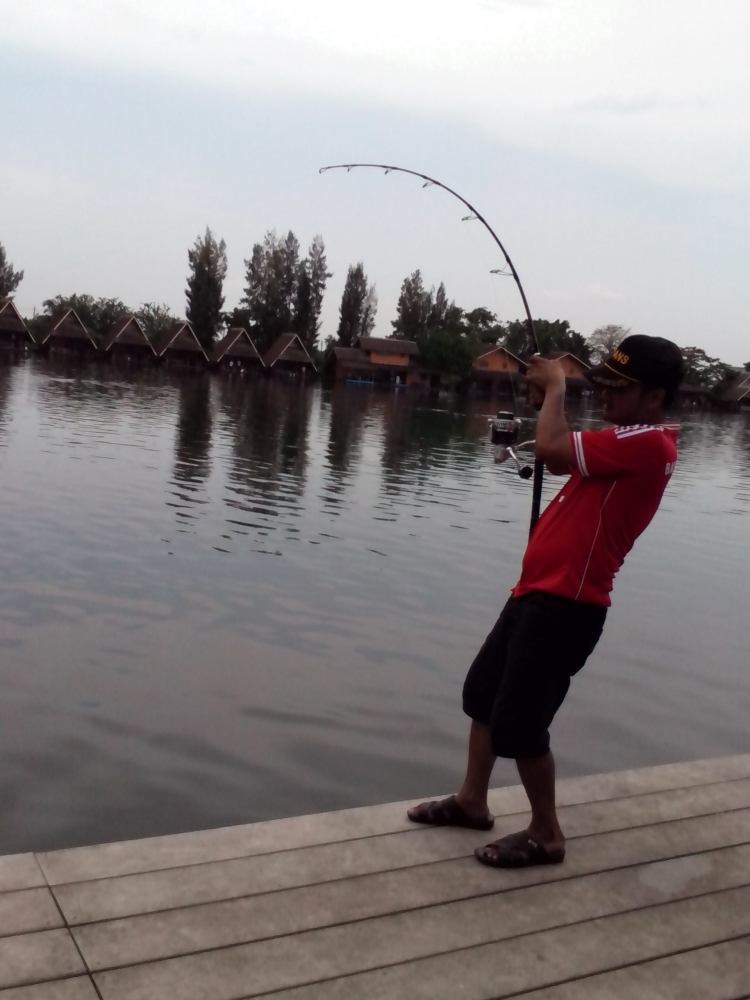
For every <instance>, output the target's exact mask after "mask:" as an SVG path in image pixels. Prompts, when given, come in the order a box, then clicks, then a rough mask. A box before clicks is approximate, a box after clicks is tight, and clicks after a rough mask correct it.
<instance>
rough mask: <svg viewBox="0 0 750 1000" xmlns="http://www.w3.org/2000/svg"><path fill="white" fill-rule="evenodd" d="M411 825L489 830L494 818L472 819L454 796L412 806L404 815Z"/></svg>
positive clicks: (493, 823)
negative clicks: (422, 824) (420, 824)
mask: <svg viewBox="0 0 750 1000" xmlns="http://www.w3.org/2000/svg"><path fill="white" fill-rule="evenodd" d="M406 815H407V816H408V817H409V819H410V820H411V821H412V823H425V824H427V825H428V826H460V827H464V828H465V829H467V830H491V829H492V827H493V826H494V825H495V820H494V817H492V816H486V817H485V818H484V819H474V817H473V816H469V815H468V813H465V812H464V810H463V809H462V808H461V806H460V805H459V804H458V802H457V801H456V796H455V795H449V796H448V798H447V799H435V800H434V801H432V802H422V803H421V804H420V805H418V806H413V807H412V808H411V809H409V810H408V811H407V813H406Z"/></svg>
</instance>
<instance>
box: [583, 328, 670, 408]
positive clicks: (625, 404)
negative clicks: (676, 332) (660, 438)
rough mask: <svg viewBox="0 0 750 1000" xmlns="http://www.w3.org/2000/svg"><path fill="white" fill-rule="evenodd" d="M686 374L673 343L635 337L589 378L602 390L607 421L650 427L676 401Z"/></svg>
mask: <svg viewBox="0 0 750 1000" xmlns="http://www.w3.org/2000/svg"><path fill="white" fill-rule="evenodd" d="M683 373H684V362H683V360H682V352H681V351H680V349H679V347H678V346H677V345H676V344H673V343H672V341H671V340H664V338H663V337H646V336H643V335H642V334H634V335H633V336H631V337H626V338H625V340H623V342H622V343H621V344H620V345H619V347H616V348H615V350H614V351H612V353H611V354H610V356H609V357H608V358H607V359H606V360H605V361H604V362H603V363H602V364H600V365H598V366H597V367H596V368H592V369H591V370H590V371H589V372H587V373H586V377H587V378H588V379H589V381H591V382H593V384H594V385H595V386H596V387H597V388H599V389H600V391H601V394H602V400H603V403H604V419H605V420H608V421H610V422H611V423H614V424H639V423H643V424H649V423H658V422H659V421H660V420H661V419H662V418H663V416H664V410H665V409H666V408H668V407H669V406H671V404H672V403H673V402H674V398H675V396H676V394H677V389H678V387H679V385H680V382H681V381H682V377H683Z"/></svg>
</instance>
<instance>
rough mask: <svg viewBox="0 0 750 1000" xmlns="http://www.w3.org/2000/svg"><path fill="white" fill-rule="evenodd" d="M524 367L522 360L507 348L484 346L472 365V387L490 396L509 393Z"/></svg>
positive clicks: (496, 345)
mask: <svg viewBox="0 0 750 1000" xmlns="http://www.w3.org/2000/svg"><path fill="white" fill-rule="evenodd" d="M522 367H523V362H522V361H521V359H520V358H519V357H517V356H516V355H515V354H513V353H512V352H511V351H509V350H508V349H507V347H501V346H500V345H499V344H495V345H493V344H483V345H482V346H481V347H480V348H479V351H478V353H477V355H476V357H475V358H474V360H473V361H472V363H471V385H472V386H473V388H474V389H475V390H476V391H478V392H482V393H488V394H490V395H495V394H496V393H501V392H508V391H509V390H512V388H513V384H514V382H515V381H516V380H517V379H518V378H519V373H520V370H521V368H522Z"/></svg>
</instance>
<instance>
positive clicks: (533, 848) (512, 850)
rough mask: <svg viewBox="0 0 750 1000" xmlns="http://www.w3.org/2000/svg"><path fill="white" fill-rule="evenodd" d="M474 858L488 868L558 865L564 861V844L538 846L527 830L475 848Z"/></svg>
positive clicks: (537, 842)
mask: <svg viewBox="0 0 750 1000" xmlns="http://www.w3.org/2000/svg"><path fill="white" fill-rule="evenodd" d="M474 857H475V858H476V859H477V861H481V863H482V864H483V865H489V867H490V868H529V867H531V866H532V865H559V864H560V862H561V861H564V860H565V843H564V841H563V842H562V843H556V844H540V843H539V841H537V840H534V838H533V837H531V836H530V835H529V831H528V830H522V831H521V832H520V833H511V834H509V835H508V836H507V837H501V838H500V840H495V841H493V842H492V843H491V844H487V845H486V846H485V847H477V849H476V850H475V851H474Z"/></svg>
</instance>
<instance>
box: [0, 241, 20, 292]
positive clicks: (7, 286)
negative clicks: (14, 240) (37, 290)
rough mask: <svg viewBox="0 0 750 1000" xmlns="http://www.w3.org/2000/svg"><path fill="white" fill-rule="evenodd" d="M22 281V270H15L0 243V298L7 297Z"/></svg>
mask: <svg viewBox="0 0 750 1000" xmlns="http://www.w3.org/2000/svg"><path fill="white" fill-rule="evenodd" d="M22 281H23V271H16V270H14V268H13V265H12V264H11V262H10V261H9V260H8V258H7V255H6V253H5V247H4V246H3V245H2V243H0V299H7V298H8V297H9V296H11V295H12V294H13V292H15V290H16V289H17V288H18V286H19V285H20V284H21V282H22Z"/></svg>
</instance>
